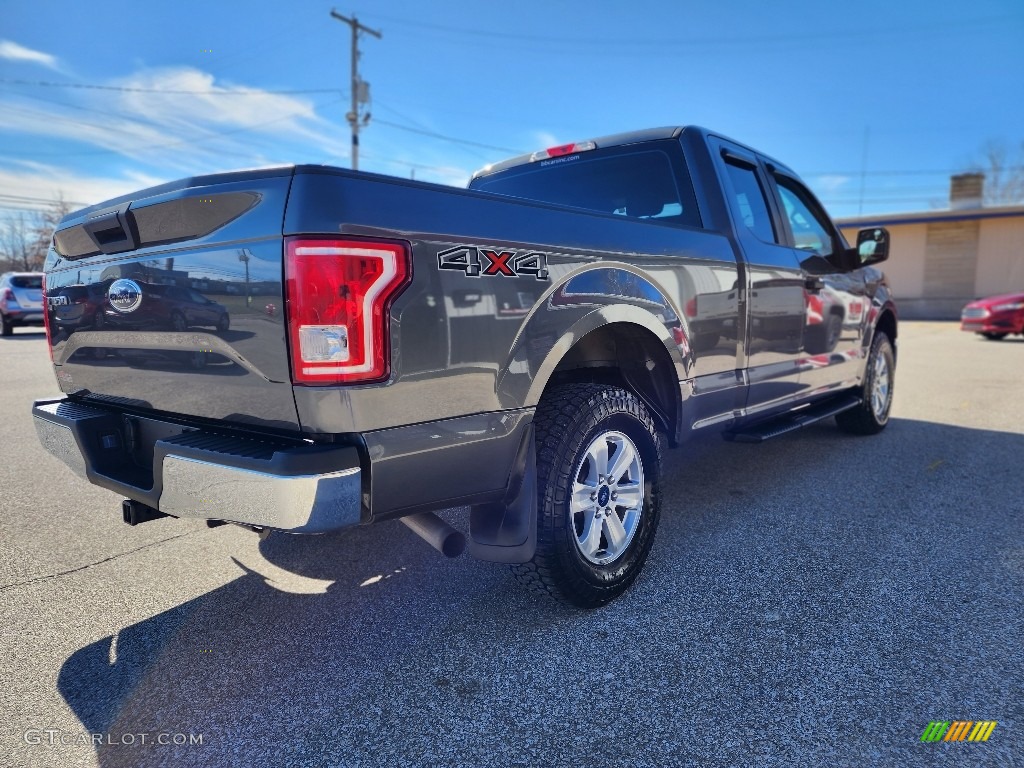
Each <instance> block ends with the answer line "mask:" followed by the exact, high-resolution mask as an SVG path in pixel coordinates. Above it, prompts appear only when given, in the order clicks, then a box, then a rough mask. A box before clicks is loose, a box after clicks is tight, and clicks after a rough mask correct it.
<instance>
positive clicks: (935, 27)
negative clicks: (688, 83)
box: [374, 14, 1020, 56]
mask: <svg viewBox="0 0 1024 768" xmlns="http://www.w3.org/2000/svg"><path fill="white" fill-rule="evenodd" d="M374 18H378V19H381V20H383V21H387V22H389V23H392V24H396V25H399V26H406V27H413V28H416V29H425V30H431V31H435V32H445V33H449V34H456V35H463V36H472V37H473V38H475V39H477V40H480V39H492V40H495V39H497V40H515V41H520V42H531V43H552V44H556V45H558V46H560V47H564V46H567V45H587V46H614V47H616V48H618V47H621V46H623V45H636V46H645V47H650V46H659V45H660V46H671V47H678V48H682V49H692V48H693V47H694V46H701V45H705V46H722V45H744V46H746V45H751V44H756V43H792V42H800V41H819V40H833V39H845V38H853V39H856V40H858V41H863V40H866V39H870V38H871V37H878V36H880V35H881V36H899V37H905V36H906V35H907V34H908V33H911V32H913V33H922V32H935V31H938V32H944V31H947V30H948V31H952V32H955V33H957V34H960V33H962V32H963V31H964V29H965V28H968V27H975V26H988V25H991V24H1005V23H1006V22H1010V21H1019V20H1020V17H1019V16H1015V15H1010V16H997V17H987V18H980V19H962V20H956V21H949V22H942V23H935V24H922V25H919V26H914V27H912V28H908V27H900V28H899V29H895V28H893V29H885V28H879V27H877V26H876V27H872V28H870V29H860V30H837V31H833V32H822V31H820V30H815V31H814V32H813V33H810V34H779V35H753V36H747V37H735V36H733V37H717V38H716V37H687V38H664V37H661V38H623V37H617V38H588V37H571V36H564V35H535V34H520V33H513V32H496V31H494V30H493V29H470V28H466V27H452V26H447V25H443V24H431V23H429V22H417V21H409V20H408V18H396V17H394V16H387V15H383V14H374ZM608 53H609V50H608V49H607V48H604V49H602V50H601V55H602V56H604V55H607V54H608Z"/></svg>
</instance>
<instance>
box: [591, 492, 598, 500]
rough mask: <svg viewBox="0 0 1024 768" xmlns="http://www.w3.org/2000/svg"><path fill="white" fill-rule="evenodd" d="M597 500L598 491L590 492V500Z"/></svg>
mask: <svg viewBox="0 0 1024 768" xmlns="http://www.w3.org/2000/svg"><path fill="white" fill-rule="evenodd" d="M596 498H597V491H591V492H590V500H591V501H593V500H594V499H596Z"/></svg>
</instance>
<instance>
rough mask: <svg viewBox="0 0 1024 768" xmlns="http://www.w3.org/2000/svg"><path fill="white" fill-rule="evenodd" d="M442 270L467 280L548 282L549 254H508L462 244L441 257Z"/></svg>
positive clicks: (531, 252) (532, 252) (439, 257)
mask: <svg viewBox="0 0 1024 768" xmlns="http://www.w3.org/2000/svg"><path fill="white" fill-rule="evenodd" d="M437 268H438V269H457V270H458V271H460V272H462V273H464V274H465V275H466V276H467V277H481V276H484V277H491V276H495V275H501V276H502V277H524V276H532V277H534V278H536V279H537V280H547V279H548V255H547V254H546V253H540V252H538V251H521V252H517V251H505V250H502V249H500V248H476V247H474V246H472V245H459V246H456V247H455V248H449V249H448V250H446V251H441V252H440V253H439V254H437Z"/></svg>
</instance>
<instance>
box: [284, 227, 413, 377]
mask: <svg viewBox="0 0 1024 768" xmlns="http://www.w3.org/2000/svg"><path fill="white" fill-rule="evenodd" d="M285 253H286V259H285V280H286V286H287V287H286V293H287V302H286V313H287V318H288V337H289V341H290V344H291V358H292V381H293V382H294V383H296V384H351V383H356V382H358V383H367V382H372V381H382V380H384V379H386V378H387V377H388V375H389V374H390V367H391V366H390V364H391V349H390V346H391V345H390V339H389V330H388V307H389V306H390V304H391V302H392V300H393V299H394V298H395V297H396V296H397V295H398V294H399V293H401V291H402V289H403V288H405V286H406V285H408V284H409V280H410V278H411V266H410V263H409V251H408V248H407V247H406V246H405V245H404V244H401V243H392V242H381V241H377V240H334V239H319V238H316V239H314V238H308V237H292V238H287V239H286V240H285Z"/></svg>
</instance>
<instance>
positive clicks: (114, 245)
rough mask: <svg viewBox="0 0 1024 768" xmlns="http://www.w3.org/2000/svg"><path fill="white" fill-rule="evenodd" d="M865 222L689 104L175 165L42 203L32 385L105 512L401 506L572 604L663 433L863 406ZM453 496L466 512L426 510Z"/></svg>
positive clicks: (649, 488) (455, 548) (869, 378)
mask: <svg viewBox="0 0 1024 768" xmlns="http://www.w3.org/2000/svg"><path fill="white" fill-rule="evenodd" d="M887 252H888V234H887V233H886V231H885V230H884V229H871V230H864V231H863V232H861V233H860V234H859V237H858V243H857V247H855V248H851V247H850V246H849V245H848V244H847V243H846V241H845V240H844V239H843V236H842V234H841V233H840V232H839V231H838V230H837V229H836V227H835V226H834V224H833V223H832V222H831V221H830V219H829V217H828V216H827V214H826V213H825V211H824V209H823V208H822V207H821V205H820V204H819V203H818V202H817V200H815V198H814V196H813V195H812V194H811V193H810V192H809V191H808V189H807V188H806V186H804V185H803V184H802V183H801V182H800V180H799V178H798V177H797V176H796V174H794V173H793V172H792V171H791V170H790V169H788V168H787V167H786V166H785V165H783V164H782V163H779V162H778V161H776V160H773V159H772V158H770V157H766V156H765V155H763V154H761V153H759V152H757V151H755V150H753V149H751V148H749V147H746V146H743V145H741V144H738V143H736V142H734V141H731V140H729V139H727V138H725V137H723V136H720V135H718V134H715V133H713V132H710V131H707V130H704V129H701V128H695V127H686V128H665V129H657V130H648V131H642V132H636V133H629V134H622V135H617V136H611V137H607V138H603V139H597V140H595V141H587V142H582V143H577V144H571V145H567V146H561V147H554V148H551V149H548V150H545V151H541V152H536V153H534V154H533V155H528V156H524V157H519V158H515V159H513V160H509V161H507V162H504V163H500V164H498V165H495V166H491V167H488V168H485V169H484V170H482V171H480V172H478V173H477V174H475V176H474V177H473V179H472V181H471V183H470V185H469V189H468V190H459V189H453V188H449V187H443V186H437V185H432V184H425V183H416V182H410V181H405V180H401V179H397V178H390V177H385V176H376V175H371V174H366V173H353V172H349V171H345V170H341V169H337V168H330V167H320V166H296V167H288V168H276V169H270V170H256V171H244V172H238V173H225V174H218V175H212V176H204V177H198V178H191V179H185V180H182V181H179V182H175V183H171V184H166V185H163V186H159V187H154V188H152V189H147V190H145V191H142V192H138V193H136V194H134V195H129V196H126V197H123V198H119V199H116V200H112V201H109V202H106V203H103V204H101V205H97V206H94V207H92V208H87V209H85V210H82V211H78V212H76V213H73V214H70V215H69V216H67V217H66V218H65V219H64V221H63V222H62V223H61V224H60V226H59V227H58V229H57V231H56V233H55V234H54V239H53V246H52V248H51V250H50V252H49V257H48V259H47V262H46V267H45V272H46V285H45V293H46V299H47V307H48V309H47V319H48V327H47V332H48V338H49V344H50V352H51V355H52V358H53V365H54V371H55V372H56V376H57V381H58V382H59V385H60V388H61V390H62V391H63V392H64V393H65V395H66V396H65V397H63V398H61V399H58V400H52V399H50V400H40V401H37V402H36V403H35V405H34V407H33V414H34V416H35V423H36V426H37V428H38V432H39V437H40V440H41V441H42V442H43V444H44V445H45V446H46V448H47V449H48V450H49V451H50V452H51V453H53V454H54V455H55V456H57V457H58V458H60V459H61V460H62V461H64V462H65V463H66V464H67V465H68V466H69V467H71V469H72V470H74V471H75V472H76V473H78V474H79V475H81V476H82V477H84V478H86V479H87V480H89V481H90V482H92V483H94V484H96V485H99V486H102V487H104V488H108V489H110V490H111V491H114V492H116V493H118V494H120V495H121V496H124V497H127V498H126V499H125V501H124V502H123V504H122V514H123V516H124V519H125V521H126V522H128V523H130V524H133V525H134V524H137V523H140V522H144V521H147V520H152V519H155V518H158V517H163V516H168V515H169V516H174V517H180V518H201V519H206V520H207V521H209V524H211V525H218V524H220V523H222V522H231V523H236V524H240V525H244V526H247V527H250V528H252V529H255V530H257V531H260V532H261V533H263V532H269V531H287V532H292V533H321V532H325V531H332V530H337V529H341V528H344V527H346V526H352V525H359V524H367V523H373V522H378V521H381V520H387V519H394V518H401V519H402V520H403V521H404V522H406V523H407V524H408V525H409V527H410V528H412V529H413V530H414V531H416V532H417V533H418V534H420V535H421V536H422V537H423V538H425V539H426V540H427V541H429V542H431V543H432V544H433V545H434V546H436V547H437V548H438V549H440V550H441V551H443V552H445V553H446V554H449V555H453V554H457V553H459V552H461V551H462V549H463V547H464V546H465V545H466V544H467V542H468V548H469V552H470V553H471V554H473V555H474V556H476V557H479V558H482V559H484V560H490V561H495V562H505V563H511V564H513V571H514V572H515V574H516V575H517V577H518V578H519V579H520V580H522V581H523V582H524V583H526V584H528V585H530V586H532V587H535V588H537V589H539V590H542V591H546V592H549V593H551V594H553V595H555V596H557V597H561V598H563V599H566V600H568V601H570V602H572V603H575V604H577V605H583V606H596V605H601V604H603V603H606V602H608V601H609V600H611V599H613V598H614V597H616V596H617V595H619V594H620V593H622V592H623V591H624V590H625V589H626V588H627V587H628V586H629V585H630V584H631V583H632V582H633V580H634V579H635V578H636V576H637V574H638V573H639V571H640V570H641V568H642V567H643V564H644V561H645V559H646V557H647V554H648V552H649V551H650V549H651V545H652V543H653V540H654V534H655V530H656V529H657V526H658V518H659V514H660V509H659V495H660V494H659V483H660V472H661V454H662V447H663V445H664V444H665V443H667V444H668V445H671V446H674V445H677V444H679V443H680V442H681V441H683V440H685V439H686V438H687V437H688V436H690V435H692V434H694V433H695V432H697V431H700V430H707V429H714V430H718V431H721V432H722V433H723V434H724V435H725V437H726V438H728V439H732V440H741V441H760V440H764V439H766V438H769V437H773V436H775V435H779V434H783V433H785V432H788V431H790V430H793V429H797V428H799V427H802V426H804V425H806V424H810V423H813V422H815V421H819V420H821V419H825V418H828V417H835V420H836V422H837V423H838V425H839V427H840V428H841V429H843V430H844V431H847V432H853V433H859V434H870V433H875V432H878V431H880V430H881V429H883V428H884V427H885V425H886V422H887V421H888V418H889V409H890V406H891V403H892V393H893V375H894V371H895V362H896V351H895V350H896V310H895V307H894V306H893V302H892V298H891V296H890V293H889V290H888V288H887V284H886V281H885V278H884V276H883V275H882V273H881V272H880V271H879V270H878V269H877V268H876V267H875V266H874V265H875V264H877V263H878V262H881V261H883V260H884V259H885V258H886V256H887ZM82 303H85V304H91V305H92V306H88V307H86V306H83V307H82V308H81V311H78V310H75V311H74V312H72V311H71V309H72V308H73V306H74V305H75V304H82ZM461 506H468V507H469V508H470V513H469V523H468V532H467V533H468V536H464V534H463V533H461V532H459V531H456V530H454V529H453V528H452V527H451V526H450V525H449V524H448V523H446V522H444V521H443V520H442V519H441V518H439V517H438V516H437V515H436V514H434V513H435V511H437V510H441V509H446V508H453V507H461Z"/></svg>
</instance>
